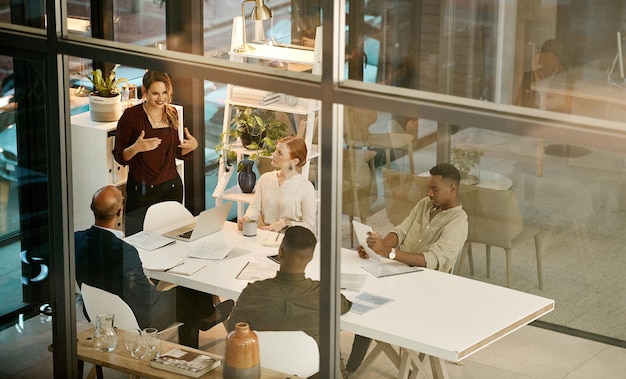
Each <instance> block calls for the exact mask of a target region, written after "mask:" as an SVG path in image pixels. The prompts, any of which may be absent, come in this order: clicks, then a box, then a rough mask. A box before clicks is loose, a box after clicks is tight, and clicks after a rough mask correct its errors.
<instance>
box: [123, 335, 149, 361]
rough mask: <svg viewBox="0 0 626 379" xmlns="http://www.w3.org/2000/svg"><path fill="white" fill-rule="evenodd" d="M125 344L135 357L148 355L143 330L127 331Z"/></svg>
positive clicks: (140, 357) (139, 357)
mask: <svg viewBox="0 0 626 379" xmlns="http://www.w3.org/2000/svg"><path fill="white" fill-rule="evenodd" d="M124 344H125V345H126V350H128V351H129V352H130V355H131V356H132V357H133V358H135V359H142V358H143V357H144V356H145V355H146V343H145V340H144V337H143V333H142V332H141V330H139V329H134V330H130V331H128V332H126V335H125V337H124Z"/></svg>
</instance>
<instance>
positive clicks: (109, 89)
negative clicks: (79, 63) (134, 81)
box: [76, 64, 128, 97]
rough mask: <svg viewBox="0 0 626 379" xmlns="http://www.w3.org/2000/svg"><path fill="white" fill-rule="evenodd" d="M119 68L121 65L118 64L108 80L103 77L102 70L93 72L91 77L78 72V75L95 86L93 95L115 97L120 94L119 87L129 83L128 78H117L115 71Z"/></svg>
mask: <svg viewBox="0 0 626 379" xmlns="http://www.w3.org/2000/svg"><path fill="white" fill-rule="evenodd" d="M119 66H120V65H119V64H116V65H115V67H113V69H112V70H111V72H110V73H109V75H108V76H107V77H106V78H105V77H104V76H103V75H102V70H100V69H99V68H98V69H95V70H92V71H91V75H87V74H83V73H81V72H77V73H76V75H79V76H81V77H83V78H86V79H87V80H89V81H90V82H91V84H92V85H93V91H92V94H94V95H97V96H101V97H113V96H117V94H118V93H120V90H119V85H121V84H122V83H128V79H126V78H116V72H115V71H116V70H117V68H118V67H119Z"/></svg>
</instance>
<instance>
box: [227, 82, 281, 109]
mask: <svg viewBox="0 0 626 379" xmlns="http://www.w3.org/2000/svg"><path fill="white" fill-rule="evenodd" d="M232 98H233V100H240V101H245V102H252V103H255V104H258V105H268V104H272V103H275V102H277V101H278V100H279V99H280V93H277V92H271V91H264V90H260V89H254V88H248V87H241V86H236V87H233V96H232Z"/></svg>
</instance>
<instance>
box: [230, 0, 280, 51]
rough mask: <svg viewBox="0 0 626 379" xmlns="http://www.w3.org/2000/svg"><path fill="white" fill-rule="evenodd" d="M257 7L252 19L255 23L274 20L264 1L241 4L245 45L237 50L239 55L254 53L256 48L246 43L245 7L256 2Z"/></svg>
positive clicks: (250, 0)
mask: <svg viewBox="0 0 626 379" xmlns="http://www.w3.org/2000/svg"><path fill="white" fill-rule="evenodd" d="M255 1H256V5H255V6H254V8H252V19H253V20H255V21H262V20H267V19H270V18H272V11H271V10H270V9H269V8H268V7H267V6H266V5H265V4H264V2H263V0H244V1H243V2H242V3H241V26H242V29H243V45H241V46H239V47H238V48H236V49H235V51H236V52H238V53H245V52H250V51H254V47H252V46H250V45H248V43H247V42H246V14H245V11H244V5H245V4H246V3H249V2H255Z"/></svg>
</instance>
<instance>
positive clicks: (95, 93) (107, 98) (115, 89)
mask: <svg viewBox="0 0 626 379" xmlns="http://www.w3.org/2000/svg"><path fill="white" fill-rule="evenodd" d="M119 66H120V65H119V64H116V65H115V67H113V69H112V70H111V72H110V73H109V75H108V76H106V77H105V76H104V75H103V74H102V70H100V69H99V68H98V69H95V70H92V71H91V75H86V74H83V73H80V72H77V73H76V74H77V75H79V76H81V77H83V78H86V79H87V80H89V81H90V82H91V84H92V86H93V90H92V91H91V93H90V94H89V115H90V116H91V119H92V120H93V121H107V122H108V121H117V120H118V119H119V118H120V116H121V115H122V101H121V96H120V89H119V86H120V85H121V84H122V83H128V79H126V78H117V77H116V72H115V71H116V70H117V68H118V67H119Z"/></svg>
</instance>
